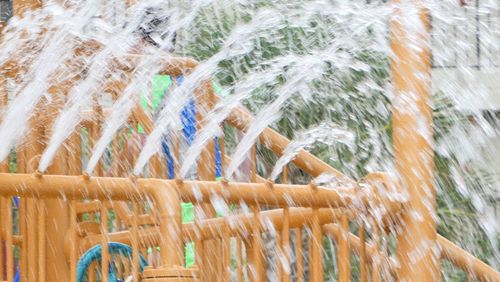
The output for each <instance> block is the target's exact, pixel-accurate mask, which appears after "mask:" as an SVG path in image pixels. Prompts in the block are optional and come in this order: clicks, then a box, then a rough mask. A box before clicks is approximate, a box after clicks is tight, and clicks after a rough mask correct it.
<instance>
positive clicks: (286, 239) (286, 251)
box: [281, 166, 290, 282]
mask: <svg viewBox="0 0 500 282" xmlns="http://www.w3.org/2000/svg"><path fill="white" fill-rule="evenodd" d="M281 182H282V183H284V184H287V183H289V180H288V167H287V166H285V167H284V168H283V175H282V181H281ZM281 249H282V250H283V256H284V262H283V263H284V264H285V265H282V266H281V269H282V272H281V273H282V281H283V282H286V281H290V209H289V208H288V207H285V208H283V227H282V230H281Z"/></svg>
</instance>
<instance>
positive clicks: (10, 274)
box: [2, 198, 14, 282]
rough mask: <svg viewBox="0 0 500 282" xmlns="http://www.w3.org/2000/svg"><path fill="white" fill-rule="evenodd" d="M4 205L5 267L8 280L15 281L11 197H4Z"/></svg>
mask: <svg viewBox="0 0 500 282" xmlns="http://www.w3.org/2000/svg"><path fill="white" fill-rule="evenodd" d="M2 200H3V201H4V202H3V205H2V207H3V208H4V209H5V210H4V213H3V214H5V223H4V224H5V259H6V262H5V267H6V268H7V269H6V271H5V272H6V278H7V281H9V282H11V281H14V249H13V241H12V235H13V234H12V231H13V230H12V229H13V224H12V201H11V199H10V198H2Z"/></svg>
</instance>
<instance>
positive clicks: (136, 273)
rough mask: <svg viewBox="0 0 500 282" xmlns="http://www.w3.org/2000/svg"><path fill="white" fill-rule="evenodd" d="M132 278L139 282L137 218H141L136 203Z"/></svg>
mask: <svg viewBox="0 0 500 282" xmlns="http://www.w3.org/2000/svg"><path fill="white" fill-rule="evenodd" d="M132 205H133V207H132V210H133V214H132V277H133V281H134V282H138V281H139V225H138V222H137V216H139V205H138V204H137V203H136V201H134V202H133V203H132Z"/></svg>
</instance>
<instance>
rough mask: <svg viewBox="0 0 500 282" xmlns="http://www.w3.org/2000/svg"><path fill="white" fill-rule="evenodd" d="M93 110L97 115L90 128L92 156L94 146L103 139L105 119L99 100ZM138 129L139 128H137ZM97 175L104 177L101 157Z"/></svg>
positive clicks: (95, 100)
mask: <svg viewBox="0 0 500 282" xmlns="http://www.w3.org/2000/svg"><path fill="white" fill-rule="evenodd" d="M93 103H94V104H93V110H94V113H95V119H94V121H93V122H92V126H91V128H90V130H91V131H90V132H91V133H90V136H91V140H92V142H91V144H92V154H93V153H94V146H95V145H96V144H97V142H98V141H99V138H100V137H101V122H102V121H103V119H104V117H103V116H104V115H103V112H102V107H101V105H100V104H99V101H98V100H97V98H94V101H93ZM136 128H137V127H136ZM94 171H95V175H97V176H103V175H104V169H103V158H102V157H101V159H100V160H99V161H98V162H97V164H96V167H95V170H94Z"/></svg>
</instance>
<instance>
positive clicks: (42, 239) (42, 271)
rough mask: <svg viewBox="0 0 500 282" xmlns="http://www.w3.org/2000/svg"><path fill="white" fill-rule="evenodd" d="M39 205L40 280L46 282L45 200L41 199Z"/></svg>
mask: <svg viewBox="0 0 500 282" xmlns="http://www.w3.org/2000/svg"><path fill="white" fill-rule="evenodd" d="M37 207H38V214H37V221H38V281H39V282H45V277H46V273H45V268H46V262H45V255H46V252H45V232H46V230H45V224H46V220H45V213H46V211H45V202H43V201H39V202H38V204H37Z"/></svg>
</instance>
